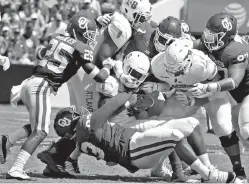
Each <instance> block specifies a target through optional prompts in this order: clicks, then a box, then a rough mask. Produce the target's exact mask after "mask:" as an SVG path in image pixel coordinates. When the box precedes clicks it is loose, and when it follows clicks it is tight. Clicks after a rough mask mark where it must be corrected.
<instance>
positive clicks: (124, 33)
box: [107, 12, 132, 49]
mask: <svg viewBox="0 0 249 184" xmlns="http://www.w3.org/2000/svg"><path fill="white" fill-rule="evenodd" d="M107 29H108V33H109V35H110V37H111V38H112V40H113V42H114V43H115V44H116V46H117V47H118V49H120V48H121V47H123V46H124V44H125V43H126V42H127V41H129V39H130V38H131V36H132V28H131V25H130V23H129V21H128V20H127V19H126V18H125V17H124V15H122V14H121V13H119V12H115V13H114V14H113V16H112V18H111V23H110V24H109V25H108V27H107Z"/></svg>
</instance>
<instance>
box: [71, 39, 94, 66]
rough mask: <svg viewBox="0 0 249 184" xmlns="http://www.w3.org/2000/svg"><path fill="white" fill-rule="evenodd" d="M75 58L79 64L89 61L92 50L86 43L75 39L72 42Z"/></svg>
mask: <svg viewBox="0 0 249 184" xmlns="http://www.w3.org/2000/svg"><path fill="white" fill-rule="evenodd" d="M73 46H74V49H75V53H74V56H75V59H76V60H77V62H78V64H79V65H83V64H86V63H91V62H92V61H93V50H92V48H91V47H90V46H88V45H87V44H84V43H82V42H79V41H77V42H76V43H74V45H73Z"/></svg>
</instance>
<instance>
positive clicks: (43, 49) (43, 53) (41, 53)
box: [36, 47, 47, 60]
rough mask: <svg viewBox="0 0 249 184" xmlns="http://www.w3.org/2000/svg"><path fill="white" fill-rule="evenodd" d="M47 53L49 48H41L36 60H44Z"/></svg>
mask: <svg viewBox="0 0 249 184" xmlns="http://www.w3.org/2000/svg"><path fill="white" fill-rule="evenodd" d="M46 51H47V48H45V47H41V48H40V49H38V51H37V53H36V58H37V59H38V60H42V59H43V57H44V56H45V54H46Z"/></svg>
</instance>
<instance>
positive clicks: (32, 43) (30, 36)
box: [23, 14, 40, 61]
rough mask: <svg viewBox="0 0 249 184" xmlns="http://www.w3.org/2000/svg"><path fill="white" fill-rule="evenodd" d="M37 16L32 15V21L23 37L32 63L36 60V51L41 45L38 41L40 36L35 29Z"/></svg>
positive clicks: (29, 22)
mask: <svg viewBox="0 0 249 184" xmlns="http://www.w3.org/2000/svg"><path fill="white" fill-rule="evenodd" d="M37 18H38V17H37V15H36V14H33V15H31V20H30V21H28V22H27V24H26V27H25V30H24V34H23V37H24V39H25V47H26V48H27V50H28V59H29V60H30V61H35V60H36V53H35V50H36V48H37V46H38V45H39V44H40V43H39V40H38V34H37V31H36V30H35V27H36V26H37V25H36V24H37Z"/></svg>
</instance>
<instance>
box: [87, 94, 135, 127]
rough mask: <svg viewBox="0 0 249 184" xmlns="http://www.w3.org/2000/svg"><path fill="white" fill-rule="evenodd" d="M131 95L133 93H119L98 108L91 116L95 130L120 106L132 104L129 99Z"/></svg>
mask: <svg viewBox="0 0 249 184" xmlns="http://www.w3.org/2000/svg"><path fill="white" fill-rule="evenodd" d="M131 96H132V95H131V94H128V93H119V94H118V95H116V96H114V97H112V98H111V99H110V100H109V101H107V102H106V103H105V104H104V105H103V106H101V107H100V108H99V109H98V110H96V111H95V112H94V113H93V115H92V117H91V125H90V127H91V129H92V130H94V131H96V130H98V129H99V128H101V127H102V126H103V125H104V124H105V123H106V121H107V120H108V119H110V118H111V117H112V116H113V114H114V113H115V112H116V111H117V110H118V109H119V108H122V107H123V106H127V107H128V106H129V105H130V102H129V100H130V98H131Z"/></svg>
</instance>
